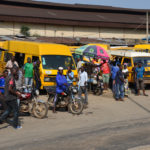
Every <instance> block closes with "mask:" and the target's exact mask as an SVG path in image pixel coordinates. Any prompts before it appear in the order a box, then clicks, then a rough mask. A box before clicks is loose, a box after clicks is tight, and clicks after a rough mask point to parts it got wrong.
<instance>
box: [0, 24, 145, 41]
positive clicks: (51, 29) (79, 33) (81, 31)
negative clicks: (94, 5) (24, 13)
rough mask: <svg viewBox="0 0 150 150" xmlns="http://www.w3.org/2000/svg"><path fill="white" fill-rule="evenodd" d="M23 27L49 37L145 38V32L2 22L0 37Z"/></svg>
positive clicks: (17, 31)
mask: <svg viewBox="0 0 150 150" xmlns="http://www.w3.org/2000/svg"><path fill="white" fill-rule="evenodd" d="M22 25H25V26H28V27H29V28H30V33H31V35H39V36H47V37H88V38H130V39H141V38H144V37H145V32H146V31H145V30H140V29H116V28H98V27H95V28H90V27H73V26H59V25H44V24H43V25H42V24H22V23H11V22H9V23H8V22H0V35H16V34H19V33H20V28H21V26H22Z"/></svg>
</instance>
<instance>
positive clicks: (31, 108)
mask: <svg viewBox="0 0 150 150" xmlns="http://www.w3.org/2000/svg"><path fill="white" fill-rule="evenodd" d="M26 88H31V93H24V90H25V89H26ZM19 91H20V92H21V93H22V94H21V97H19V100H20V112H22V113H26V112H29V113H30V114H31V115H32V116H34V117H36V118H39V119H43V118H45V117H46V116H47V113H48V107H47V104H46V103H45V102H44V101H43V100H40V99H38V96H39V91H38V90H35V89H33V88H32V87H31V86H30V87H29V86H28V87H26V86H22V87H20V90H19Z"/></svg>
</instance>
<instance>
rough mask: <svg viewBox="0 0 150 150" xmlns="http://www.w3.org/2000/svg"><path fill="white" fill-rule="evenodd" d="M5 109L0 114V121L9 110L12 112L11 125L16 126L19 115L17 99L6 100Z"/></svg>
mask: <svg viewBox="0 0 150 150" xmlns="http://www.w3.org/2000/svg"><path fill="white" fill-rule="evenodd" d="M6 104H7V109H6V111H5V112H4V113H3V114H2V115H1V117H0V121H4V120H5V119H6V118H7V117H8V116H9V114H10V113H11V112H13V127H14V128H16V127H17V126H18V124H19V123H18V122H19V121H18V117H19V107H18V102H17V99H15V100H11V101H6Z"/></svg>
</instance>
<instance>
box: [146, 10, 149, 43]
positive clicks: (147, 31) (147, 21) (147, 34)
mask: <svg viewBox="0 0 150 150" xmlns="http://www.w3.org/2000/svg"><path fill="white" fill-rule="evenodd" d="M148 15H149V13H148V11H147V12H146V40H147V43H148V41H149V18H148V17H149V16H148Z"/></svg>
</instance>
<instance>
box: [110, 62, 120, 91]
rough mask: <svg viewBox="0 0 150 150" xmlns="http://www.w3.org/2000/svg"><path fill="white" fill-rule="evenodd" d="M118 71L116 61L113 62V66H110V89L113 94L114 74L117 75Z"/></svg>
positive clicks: (114, 85) (114, 86) (114, 88)
mask: <svg viewBox="0 0 150 150" xmlns="http://www.w3.org/2000/svg"><path fill="white" fill-rule="evenodd" d="M118 71H119V67H118V65H116V62H113V66H112V67H111V78H112V91H113V94H115V90H116V83H115V79H116V75H117V72H118Z"/></svg>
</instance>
